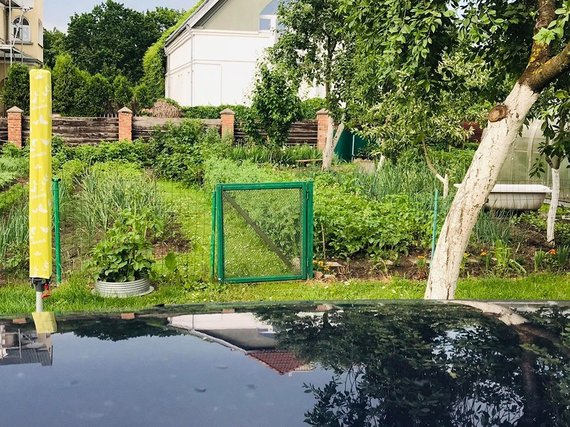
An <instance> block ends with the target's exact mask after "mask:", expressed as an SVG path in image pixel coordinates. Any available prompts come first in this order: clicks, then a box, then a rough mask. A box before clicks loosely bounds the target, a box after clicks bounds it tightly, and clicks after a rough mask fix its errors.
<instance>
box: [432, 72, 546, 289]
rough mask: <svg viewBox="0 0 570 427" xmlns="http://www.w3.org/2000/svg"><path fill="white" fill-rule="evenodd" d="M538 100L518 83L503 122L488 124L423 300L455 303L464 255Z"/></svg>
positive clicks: (447, 225)
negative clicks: (507, 160) (508, 157)
mask: <svg viewBox="0 0 570 427" xmlns="http://www.w3.org/2000/svg"><path fill="white" fill-rule="evenodd" d="M537 99H538V94H537V93H535V92H534V91H533V90H532V89H531V88H530V87H529V86H527V85H524V84H520V83H517V84H516V85H515V87H514V88H513V90H512V91H511V93H510V94H509V96H508V97H507V99H506V100H505V103H504V106H505V107H506V108H507V114H506V117H505V118H502V119H501V120H499V121H496V122H489V124H488V130H487V132H486V134H485V137H484V138H483V139H482V141H481V144H480V145H479V149H478V150H477V152H476V153H475V156H474V158H473V162H472V163H471V166H470V167H469V170H468V171H467V174H466V175H465V178H464V180H463V183H462V185H461V187H460V188H459V190H458V191H457V194H456V195H455V198H454V199H453V203H452V204H451V207H450V209H449V212H448V214H447V218H446V219H445V223H444V224H443V227H442V230H441V233H440V235H439V239H438V242H437V248H436V250H435V253H434V256H433V259H432V263H431V270H430V274H429V278H428V283H427V288H426V292H425V298H426V299H454V298H455V289H456V287H457V281H458V279H459V273H460V269H461V262H462V260H463V254H464V252H465V250H466V248H467V244H468V243H469V237H470V236H471V231H472V230H473V227H474V226H475V223H476V222H477V218H478V216H479V212H480V211H481V209H482V207H483V205H484V204H485V201H486V200H487V197H488V196H489V194H490V192H491V190H492V189H493V186H494V185H495V182H496V181H497V177H498V175H499V171H500V169H501V166H502V165H503V163H504V161H505V159H506V158H507V155H508V153H509V149H510V147H511V146H512V144H513V142H514V140H515V138H516V137H517V135H518V133H519V131H520V129H521V127H522V125H523V122H524V119H525V117H526V115H527V114H528V111H529V110H530V108H531V107H532V105H533V104H534V103H535V102H536V100H537Z"/></svg>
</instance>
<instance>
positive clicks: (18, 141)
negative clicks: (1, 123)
mask: <svg viewBox="0 0 570 427" xmlns="http://www.w3.org/2000/svg"><path fill="white" fill-rule="evenodd" d="M7 113H8V141H9V142H11V143H12V144H14V145H15V146H16V147H18V148H22V119H23V114H24V110H22V109H20V108H18V107H12V108H10V109H9V110H8V111H7Z"/></svg>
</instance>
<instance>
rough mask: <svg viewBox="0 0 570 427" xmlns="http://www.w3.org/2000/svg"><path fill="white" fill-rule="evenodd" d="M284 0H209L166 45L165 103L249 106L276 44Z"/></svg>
mask: <svg viewBox="0 0 570 427" xmlns="http://www.w3.org/2000/svg"><path fill="white" fill-rule="evenodd" d="M278 4H279V0H273V1H269V0H206V1H205V2H204V4H203V5H202V6H201V7H200V8H199V9H198V10H197V11H196V12H195V13H194V14H193V15H192V16H191V17H190V18H188V20H187V21H186V22H185V23H184V24H183V25H182V26H181V27H180V28H179V29H178V30H177V31H176V32H174V33H173V34H172V35H171V36H170V37H169V38H168V40H167V42H166V56H167V71H166V97H167V98H172V99H174V100H175V101H177V102H178V103H179V104H181V105H183V106H196V105H221V104H246V103H248V97H249V94H250V92H251V89H252V87H253V83H254V78H255V73H256V67H257V63H258V61H259V59H261V58H262V57H263V55H264V51H265V49H266V48H268V47H270V46H272V45H273V44H274V43H275V36H276V32H275V28H276V26H277V8H278Z"/></svg>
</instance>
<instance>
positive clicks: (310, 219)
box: [306, 181, 314, 279]
mask: <svg viewBox="0 0 570 427" xmlns="http://www.w3.org/2000/svg"><path fill="white" fill-rule="evenodd" d="M306 188H307V224H306V227H307V229H306V233H307V237H306V242H307V243H306V244H307V278H308V279H312V278H313V277H314V273H313V231H314V230H313V227H314V210H313V181H309V182H307V187H306Z"/></svg>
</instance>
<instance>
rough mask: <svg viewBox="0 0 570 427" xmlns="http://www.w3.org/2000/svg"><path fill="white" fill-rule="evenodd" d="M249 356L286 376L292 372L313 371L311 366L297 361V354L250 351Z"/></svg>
mask: <svg viewBox="0 0 570 427" xmlns="http://www.w3.org/2000/svg"><path fill="white" fill-rule="evenodd" d="M247 355H248V356H250V357H252V358H254V359H256V360H258V361H260V362H261V363H263V364H264V365H266V366H268V367H270V368H271V369H273V370H274V371H277V372H278V373H279V374H280V375H285V374H288V373H290V372H306V371H311V370H312V368H311V367H310V366H309V365H307V364H306V363H303V362H301V361H300V360H299V359H297V357H296V356H295V354H293V353H292V352H290V351H283V350H265V351H250V352H248V353H247Z"/></svg>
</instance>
